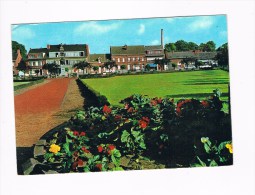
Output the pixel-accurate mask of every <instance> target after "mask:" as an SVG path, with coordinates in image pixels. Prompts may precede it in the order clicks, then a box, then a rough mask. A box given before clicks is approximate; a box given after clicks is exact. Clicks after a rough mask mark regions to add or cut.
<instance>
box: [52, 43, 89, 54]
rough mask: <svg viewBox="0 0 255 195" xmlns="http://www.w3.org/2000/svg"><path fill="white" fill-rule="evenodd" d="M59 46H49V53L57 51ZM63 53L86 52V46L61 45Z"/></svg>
mask: <svg viewBox="0 0 255 195" xmlns="http://www.w3.org/2000/svg"><path fill="white" fill-rule="evenodd" d="M60 46H61V44H59V45H50V49H49V50H48V51H49V52H56V51H59V49H60ZM62 46H63V48H64V51H86V44H73V45H67V44H62Z"/></svg>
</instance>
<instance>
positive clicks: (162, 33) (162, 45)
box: [161, 29, 164, 49]
mask: <svg viewBox="0 0 255 195" xmlns="http://www.w3.org/2000/svg"><path fill="white" fill-rule="evenodd" d="M161 47H162V48H163V49H164V32H163V29H161Z"/></svg>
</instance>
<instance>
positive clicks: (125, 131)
mask: <svg viewBox="0 0 255 195" xmlns="http://www.w3.org/2000/svg"><path fill="white" fill-rule="evenodd" d="M129 136H130V133H128V132H127V130H124V131H123V132H122V135H121V142H122V143H125V142H128V137H129Z"/></svg>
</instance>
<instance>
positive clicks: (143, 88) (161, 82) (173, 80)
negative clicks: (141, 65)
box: [82, 70, 229, 105]
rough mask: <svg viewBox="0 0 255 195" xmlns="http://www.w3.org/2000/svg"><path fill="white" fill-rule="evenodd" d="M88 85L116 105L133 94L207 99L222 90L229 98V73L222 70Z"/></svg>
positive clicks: (134, 77) (93, 81)
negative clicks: (214, 91) (216, 91)
mask: <svg viewBox="0 0 255 195" xmlns="http://www.w3.org/2000/svg"><path fill="white" fill-rule="evenodd" d="M82 81H83V82H84V83H86V84H87V85H89V86H90V87H91V88H93V89H94V90H96V91H98V92H100V94H101V95H105V96H106V97H107V99H108V101H109V102H110V103H111V104H112V105H118V104H119V101H120V100H122V99H124V98H126V97H128V96H130V95H132V94H143V95H148V96H149V97H165V96H169V97H172V98H174V99H175V100H177V99H180V98H182V97H184V98H192V97H194V98H205V97H208V96H209V95H210V94H211V93H212V91H213V90H214V89H216V88H218V89H219V90H220V91H221V92H222V93H223V94H222V99H223V100H227V99H228V94H227V93H228V84H229V73H228V72H226V71H222V70H206V71H189V72H174V73H164V74H146V75H129V76H116V77H110V78H101V79H83V80H82Z"/></svg>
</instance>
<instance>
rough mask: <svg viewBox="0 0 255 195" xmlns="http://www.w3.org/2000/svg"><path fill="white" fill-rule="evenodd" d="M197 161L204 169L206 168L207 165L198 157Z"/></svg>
mask: <svg viewBox="0 0 255 195" xmlns="http://www.w3.org/2000/svg"><path fill="white" fill-rule="evenodd" d="M197 159H198V161H199V163H200V165H201V166H202V167H206V164H205V163H204V162H203V161H202V160H201V159H200V158H199V157H198V156H197Z"/></svg>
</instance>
